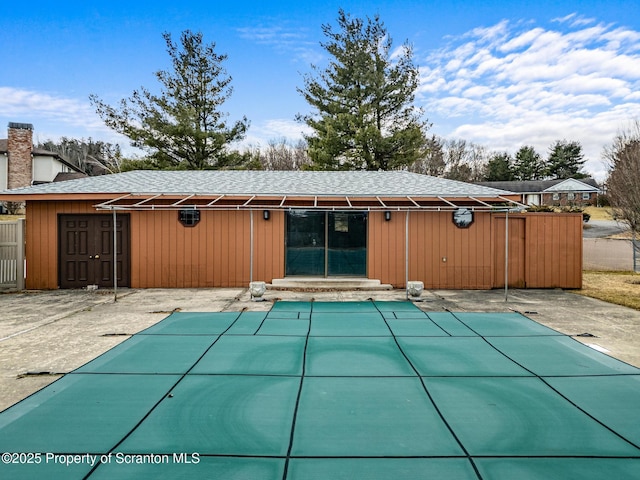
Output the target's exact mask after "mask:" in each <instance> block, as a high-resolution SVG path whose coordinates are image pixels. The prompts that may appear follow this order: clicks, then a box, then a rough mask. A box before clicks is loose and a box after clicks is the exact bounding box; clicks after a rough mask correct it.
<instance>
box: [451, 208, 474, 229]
mask: <svg viewBox="0 0 640 480" xmlns="http://www.w3.org/2000/svg"><path fill="white" fill-rule="evenodd" d="M453 223H454V224H455V226H456V227H458V228H467V227H468V226H469V225H471V224H472V223H473V211H471V210H469V209H468V208H459V209H457V210H454V212H453Z"/></svg>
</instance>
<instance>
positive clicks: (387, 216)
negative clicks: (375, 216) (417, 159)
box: [384, 210, 391, 222]
mask: <svg viewBox="0 0 640 480" xmlns="http://www.w3.org/2000/svg"><path fill="white" fill-rule="evenodd" d="M384 220H385V222H388V221H389V220H391V212H390V211H389V210H387V211H386V212H384Z"/></svg>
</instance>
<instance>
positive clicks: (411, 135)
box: [297, 10, 428, 170]
mask: <svg viewBox="0 0 640 480" xmlns="http://www.w3.org/2000/svg"><path fill="white" fill-rule="evenodd" d="M338 27H339V29H338V30H337V31H334V29H333V28H332V27H331V26H330V25H323V27H322V30H323V33H324V35H325V36H326V37H327V38H328V41H327V42H325V43H322V44H321V45H322V47H323V48H324V49H325V50H326V51H327V52H328V53H329V55H330V56H331V57H332V60H331V61H330V63H329V65H328V67H327V68H326V69H324V70H321V69H319V68H318V67H315V66H312V69H313V72H314V73H315V74H316V76H313V75H311V74H308V75H305V77H304V88H302V89H298V91H299V92H300V93H301V94H302V95H303V96H304V98H305V99H306V100H307V102H309V104H310V105H311V107H312V108H313V109H314V113H312V114H309V115H298V117H297V118H298V120H300V121H303V122H304V123H306V124H307V125H308V126H309V127H311V128H312V129H313V133H312V134H311V135H308V136H306V141H307V143H308V145H309V155H310V157H311V159H312V160H313V163H314V164H313V168H316V169H320V170H354V169H355V170H360V169H362V170H389V169H394V168H399V167H402V166H408V165H411V164H412V163H413V162H414V161H416V160H417V159H419V158H420V157H421V156H422V155H423V153H424V152H425V149H426V144H427V139H426V137H425V131H426V130H427V129H428V125H427V123H426V122H424V121H423V120H421V115H422V112H421V111H420V110H419V109H417V108H415V107H414V106H413V100H414V97H415V92H416V90H417V88H418V81H419V79H418V73H419V72H418V68H417V67H416V66H415V65H414V63H413V60H412V57H413V52H412V48H411V46H410V45H409V44H407V43H405V44H404V45H403V46H402V48H401V49H400V50H399V52H400V53H397V52H396V53H394V52H392V50H391V48H392V40H391V37H390V36H389V35H388V33H387V30H386V28H385V26H384V24H383V23H382V21H381V20H380V18H379V16H377V15H376V16H375V17H374V18H373V19H371V18H369V17H367V19H366V22H365V21H363V20H362V19H359V18H353V19H352V18H351V17H350V16H349V15H348V14H346V13H345V12H344V10H340V11H339V15H338Z"/></svg>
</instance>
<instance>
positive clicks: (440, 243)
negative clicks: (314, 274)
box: [26, 199, 582, 289]
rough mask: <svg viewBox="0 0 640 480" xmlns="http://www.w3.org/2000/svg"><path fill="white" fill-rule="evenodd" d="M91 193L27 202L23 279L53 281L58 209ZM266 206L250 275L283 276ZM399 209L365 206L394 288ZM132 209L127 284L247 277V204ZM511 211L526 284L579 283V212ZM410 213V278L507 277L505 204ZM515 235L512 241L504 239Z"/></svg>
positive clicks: (276, 228) (453, 283)
mask: <svg viewBox="0 0 640 480" xmlns="http://www.w3.org/2000/svg"><path fill="white" fill-rule="evenodd" d="M96 203H99V199H98V200H90V201H86V202H77V201H76V202H70V201H42V202H38V201H29V202H27V221H26V237H27V238H26V241H27V246H26V256H27V283H26V286H27V288H28V289H55V288H58V240H57V228H58V226H57V222H58V214H61V213H66V214H96V213H99V212H96V210H95V208H94V207H93V205H95V204H96ZM270 214H271V218H270V219H269V220H264V219H263V217H262V211H261V210H256V211H255V212H254V269H253V279H254V280H262V281H266V282H270V281H271V280H272V279H273V278H281V277H283V276H284V264H285V262H284V256H285V254H284V251H285V245H284V243H285V241H284V239H285V214H284V212H279V211H271V212H270ZM405 215H406V213H404V212H392V215H391V220H390V221H388V222H387V221H385V220H384V214H383V213H382V212H370V213H369V220H368V224H369V225H368V255H367V276H368V277H369V278H374V279H379V280H381V281H382V282H383V283H390V284H391V285H393V286H394V287H397V288H403V287H404V285H405V218H406V217H405ZM130 218H131V224H130V225H131V287H133V288H151V287H181V288H195V287H246V286H247V285H248V283H249V280H250V225H251V222H250V212H248V211H240V212H238V211H202V212H201V220H200V223H199V224H198V225H196V226H195V227H184V226H182V225H181V224H180V223H179V221H178V212H176V211H157V210H156V211H141V212H130ZM500 218H502V220H500ZM512 218H514V219H516V218H520V219H522V221H524V222H525V227H524V249H525V251H524V262H523V265H524V269H525V272H526V275H525V277H526V278H525V281H526V286H527V287H530V288H552V287H560V288H580V287H581V285H582V217H581V215H580V214H545V213H531V214H523V215H514V216H513V217H512V216H510V221H511V219H512ZM409 219H410V222H409V240H410V253H409V280H421V281H423V282H424V284H425V288H428V289H484V288H493V287H499V286H501V285H503V284H504V270H502V272H500V271H499V269H498V266H499V263H500V259H501V258H504V242H503V241H502V243H501V244H500V241H501V240H500V238H502V239H504V226H503V224H504V214H489V213H483V212H476V214H475V221H474V223H473V224H472V225H471V226H470V227H469V228H466V229H459V228H457V227H456V226H455V225H454V224H453V222H452V220H451V212H411V213H410V214H409ZM501 222H502V223H501ZM516 225H519V224H518V223H517V222H515V221H514V222H513V223H510V231H511V234H510V237H511V238H516V237H517V238H520V237H519V236H520V235H521V233H522V228H521V225H519V226H518V227H516ZM513 236H515V237H513ZM515 245H516V243H515V242H513V245H512V247H511V248H515V247H514V246H515ZM510 253H511V252H510ZM510 256H511V261H513V259H516V258H517V259H520V258H521V257H522V252H521V251H520V250H518V251H514V252H513V253H511V255H510ZM443 258H446V261H443ZM518 262H520V260H518ZM514 268H515V267H514ZM510 269H511V267H510ZM520 269H521V267H520V266H518V267H517V269H516V271H521V270H520ZM501 273H502V274H501ZM510 277H511V275H510ZM516 277H517V275H516V274H515V273H514V274H513V278H516Z"/></svg>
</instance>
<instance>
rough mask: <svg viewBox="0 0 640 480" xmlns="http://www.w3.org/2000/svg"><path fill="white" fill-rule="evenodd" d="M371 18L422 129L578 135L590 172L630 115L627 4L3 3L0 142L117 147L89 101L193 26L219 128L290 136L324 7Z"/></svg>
mask: <svg viewBox="0 0 640 480" xmlns="http://www.w3.org/2000/svg"><path fill="white" fill-rule="evenodd" d="M339 8H343V9H344V10H345V11H346V12H348V13H350V14H352V15H354V16H359V17H365V16H367V15H368V16H373V15H375V14H379V15H380V17H381V19H382V20H383V21H384V23H385V25H386V27H387V29H388V31H389V34H390V35H391V37H392V39H393V40H394V45H395V46H400V44H401V43H402V42H404V41H405V40H406V41H409V42H410V43H411V44H412V45H413V47H414V60H415V62H416V63H417V64H418V65H419V67H420V69H421V85H420V89H419V92H418V96H417V103H418V104H419V105H420V106H422V107H423V108H424V110H425V116H426V118H427V119H428V120H429V121H430V122H431V123H432V124H433V126H432V128H431V133H434V134H436V135H439V136H442V137H444V138H447V139H465V140H467V141H471V142H474V143H477V144H480V145H483V146H485V147H486V148H487V149H488V150H498V151H507V152H510V153H512V154H513V153H515V152H516V151H517V150H518V149H519V148H520V147H521V146H522V145H533V146H534V147H535V148H536V150H537V151H538V152H539V153H540V154H541V155H543V156H545V157H546V155H547V153H548V148H549V146H550V145H551V144H552V143H553V142H554V141H555V140H561V139H566V140H570V141H573V140H575V141H579V142H580V143H581V144H582V146H583V149H584V152H585V154H586V157H587V159H588V163H587V170H588V171H589V172H591V173H593V174H594V175H596V177H598V178H600V179H603V178H604V176H605V166H604V165H603V163H602V161H601V153H602V149H603V147H605V146H606V145H607V144H609V143H611V141H612V140H613V137H614V136H615V134H616V133H617V132H618V131H619V130H620V129H621V128H625V127H626V126H628V125H629V122H630V121H631V120H633V119H636V118H640V2H638V1H637V0H609V1H592V0H584V1H579V2H578V1H566V0H555V1H551V0H539V1H536V2H526V1H509V0H484V1H475V0H474V1H463V0H457V1H444V0H440V1H432V0H426V1H424V0H423V1H418V0H395V1H393V2H391V1H387V2H379V1H376V0H370V1H353V0H351V1H342V2H336V1H333V0H325V1H320V2H318V1H314V2H304V1H282V2H278V1H276V2H255V1H244V2H232V1H228V0H227V1H224V2H220V1H215V0H214V1H207V2H199V1H190V0H183V1H181V2H174V1H172V2H166V1H164V0H157V1H155V2H149V3H147V2H132V1H129V2H122V1H119V0H114V1H109V2H104V1H101V2H91V1H81V2H77V1H66V2H65V1H63V2H53V1H51V2H42V1H37V0H36V1H32V2H28V3H21V2H3V4H2V6H0V65H1V67H0V129H2V130H0V137H5V136H6V135H5V134H4V133H3V131H4V129H6V125H7V123H8V122H10V121H14V122H26V123H33V124H34V127H35V132H34V133H35V138H36V140H46V139H57V138H59V137H61V136H68V137H77V138H80V137H84V138H86V137H92V138H94V139H100V140H104V141H110V142H118V143H122V144H124V145H126V143H127V142H126V139H123V138H121V137H119V136H118V135H116V134H115V133H114V132H112V131H111V130H109V129H108V128H106V127H105V126H104V124H103V123H102V122H101V120H100V119H99V118H98V117H97V116H96V114H95V113H94V111H93V109H92V107H91V105H90V104H89V100H88V96H89V95H90V94H92V93H95V94H97V95H98V96H99V97H100V98H102V99H103V100H105V101H107V102H108V103H111V104H115V103H116V102H117V101H119V100H120V99H122V98H125V97H128V96H129V95H130V94H131V93H132V92H133V90H134V89H136V88H139V87H140V86H145V87H147V88H149V89H151V90H152V91H153V90H157V88H158V83H157V81H156V80H155V77H154V75H153V73H154V72H155V71H157V70H160V69H165V68H168V67H169V58H168V55H167V53H166V50H165V45H164V40H163V39H162V32H165V31H168V32H170V33H172V35H173V36H174V39H175V40H178V38H179V35H180V32H182V31H183V30H185V29H191V30H194V31H201V32H202V33H203V34H204V38H205V41H207V42H215V43H216V49H217V51H218V53H225V54H227V55H228V57H229V58H228V60H227V61H226V62H225V67H226V69H227V71H228V73H229V74H230V75H231V76H232V77H233V81H232V85H233V88H234V92H233V95H232V97H231V99H230V100H229V101H228V102H227V103H225V104H224V105H223V107H222V110H223V111H226V112H228V113H229V120H231V121H233V120H236V119H240V118H241V117H242V116H247V117H248V119H249V120H250V122H251V127H250V129H249V132H248V135H247V138H246V139H245V141H244V143H245V145H266V144H267V143H268V142H269V140H272V139H279V138H288V139H291V140H295V139H297V138H300V136H301V132H302V130H303V126H302V125H301V124H299V123H296V122H295V120H294V117H295V115H296V114H297V113H307V112H309V106H308V105H307V104H306V102H305V101H304V100H303V99H302V97H301V96H300V94H299V93H298V92H297V91H296V88H297V87H300V86H302V83H303V82H302V75H303V74H304V73H307V72H309V71H310V65H311V63H315V64H317V65H319V66H323V65H326V62H327V61H328V58H327V57H326V55H325V52H324V50H323V49H322V48H321V47H320V42H321V41H323V40H324V37H323V35H322V29H321V26H322V25H323V24H326V23H329V24H332V25H335V20H336V17H337V12H338V9H339Z"/></svg>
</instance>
